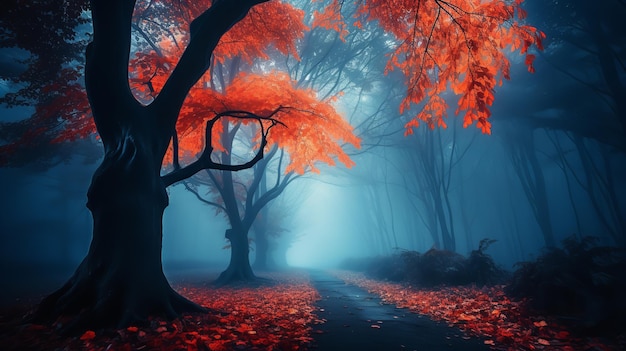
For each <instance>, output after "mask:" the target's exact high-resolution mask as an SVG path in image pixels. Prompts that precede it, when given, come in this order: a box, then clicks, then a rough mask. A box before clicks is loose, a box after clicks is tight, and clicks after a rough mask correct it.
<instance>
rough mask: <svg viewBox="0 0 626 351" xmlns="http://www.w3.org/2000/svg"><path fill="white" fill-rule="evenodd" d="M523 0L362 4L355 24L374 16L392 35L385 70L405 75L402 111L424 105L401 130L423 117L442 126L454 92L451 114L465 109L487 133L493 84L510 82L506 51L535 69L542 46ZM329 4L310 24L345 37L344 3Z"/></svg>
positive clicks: (468, 119)
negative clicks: (533, 49)
mask: <svg viewBox="0 0 626 351" xmlns="http://www.w3.org/2000/svg"><path fill="white" fill-rule="evenodd" d="M522 2H523V0H515V1H514V2H513V1H504V0H447V1H438V0H393V1H390V0H367V1H361V2H359V9H358V12H357V15H356V17H357V21H356V23H355V26H356V27H357V28H360V27H361V26H362V22H363V20H369V21H372V20H376V21H378V24H379V26H380V27H381V28H382V29H384V30H385V31H387V32H389V33H391V34H392V35H393V36H394V37H395V39H396V43H395V44H394V46H393V48H392V52H391V54H390V56H389V61H388V63H387V70H388V71H390V70H399V71H400V72H402V74H403V75H404V76H405V84H406V87H407V94H406V97H405V98H404V101H403V102H402V106H401V108H400V112H401V113H402V112H403V111H405V110H408V109H409V108H410V107H411V106H412V105H416V104H420V103H424V105H423V106H422V107H421V111H420V112H418V113H417V115H416V116H415V117H414V118H413V119H412V120H410V121H409V122H408V123H407V124H406V126H405V127H406V134H411V133H412V128H414V127H417V126H418V125H419V123H420V122H425V123H427V125H428V126H429V127H430V128H435V127H439V126H441V127H445V126H446V123H445V120H444V118H445V117H446V109H447V108H448V105H447V102H446V100H444V99H443V98H442V94H444V93H446V92H447V91H448V90H449V89H451V90H452V91H453V92H454V94H456V95H459V96H460V99H459V101H458V106H457V109H456V114H459V113H461V112H463V113H464V117H463V122H464V123H463V124H464V126H466V127H467V126H469V125H471V124H473V123H476V126H477V127H478V128H480V129H481V130H482V132H483V133H487V134H489V133H491V123H490V122H489V120H488V118H489V117H490V115H491V112H490V110H489V108H490V106H491V104H492V103H493V100H494V92H495V87H496V85H499V84H502V79H503V78H504V79H509V70H510V62H509V59H508V58H507V56H506V55H505V49H506V48H510V50H511V51H516V50H517V51H519V52H520V54H522V55H526V59H525V63H526V65H527V66H528V70H529V71H530V72H534V70H535V69H534V67H533V59H534V56H533V55H530V54H528V50H529V49H530V48H531V47H536V48H537V49H539V50H541V49H542V48H543V47H542V40H543V39H544V38H545V34H544V33H543V32H541V31H539V30H537V28H535V27H532V26H528V25H524V24H522V23H520V21H522V20H523V19H524V18H525V17H526V12H525V11H524V9H522V8H521V4H522ZM342 3H343V2H338V1H336V0H335V1H332V2H330V4H329V5H327V7H326V8H325V10H324V11H322V12H316V13H315V16H316V19H315V21H314V22H313V24H314V25H318V26H321V27H324V28H328V29H334V30H336V31H337V32H339V33H340V35H341V36H342V37H343V36H345V35H346V29H345V26H346V24H345V23H344V20H343V18H342V16H341V4H342Z"/></svg>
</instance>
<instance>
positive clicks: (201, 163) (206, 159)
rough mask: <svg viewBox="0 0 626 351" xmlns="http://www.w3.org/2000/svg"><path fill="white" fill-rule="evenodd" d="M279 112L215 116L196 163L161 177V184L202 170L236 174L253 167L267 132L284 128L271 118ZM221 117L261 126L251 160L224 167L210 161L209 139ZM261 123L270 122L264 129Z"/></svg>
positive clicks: (211, 149) (262, 151) (235, 113)
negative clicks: (255, 150) (249, 121)
mask: <svg viewBox="0 0 626 351" xmlns="http://www.w3.org/2000/svg"><path fill="white" fill-rule="evenodd" d="M281 110H282V107H279V108H277V109H276V110H274V111H272V113H270V114H269V115H268V116H259V115H255V114H253V113H251V112H247V111H225V112H221V113H219V114H217V115H216V116H215V117H214V118H213V119H211V120H209V121H207V124H206V129H205V144H204V150H203V151H202V154H201V155H200V157H198V159H197V160H196V161H194V162H192V163H190V164H189V165H187V166H185V167H180V165H179V166H178V167H179V168H178V169H175V170H174V171H172V172H170V173H169V174H166V175H164V176H162V177H161V179H162V180H163V183H164V184H165V186H169V185H172V184H174V183H176V182H179V181H181V180H183V179H187V178H189V177H191V176H192V175H194V174H196V173H198V172H199V171H201V170H203V169H219V170H222V171H235V172H236V171H240V170H243V169H248V168H250V167H252V166H254V165H255V164H256V163H257V162H259V161H260V160H262V159H263V156H264V149H265V146H266V145H267V135H268V133H269V131H270V130H271V129H272V127H274V126H275V125H277V124H281V125H283V126H284V124H283V123H282V122H280V121H278V120H276V119H274V118H272V116H274V115H275V114H276V113H278V112H279V111H281ZM223 117H232V118H240V119H254V120H256V121H258V122H259V124H260V126H261V145H260V147H259V150H258V151H257V153H256V155H255V156H254V158H253V159H252V160H250V161H248V162H246V163H243V164H239V165H225V164H220V163H216V162H214V161H213V160H212V159H211V154H212V153H213V147H212V146H211V139H212V133H211V131H212V129H213V125H215V123H216V122H217V121H219V120H220V119H221V118H223ZM263 121H269V122H271V124H270V125H269V126H268V127H267V128H266V127H265V126H264V125H263Z"/></svg>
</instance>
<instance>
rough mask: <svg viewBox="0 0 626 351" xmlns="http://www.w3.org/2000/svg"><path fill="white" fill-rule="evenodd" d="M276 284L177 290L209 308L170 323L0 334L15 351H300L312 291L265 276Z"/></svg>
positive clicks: (297, 278) (304, 284)
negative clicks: (67, 333) (68, 333)
mask: <svg viewBox="0 0 626 351" xmlns="http://www.w3.org/2000/svg"><path fill="white" fill-rule="evenodd" d="M270 278H271V279H272V280H273V282H274V283H275V285H272V286H265V287H258V288H249V287H245V288H244V287H242V288H219V289H216V288H207V287H206V286H204V285H198V286H178V287H177V288H178V290H179V291H180V292H181V293H183V294H184V295H186V296H188V297H191V299H192V300H193V301H194V302H196V303H200V304H202V305H204V306H205V307H208V308H209V309H210V311H209V312H207V313H195V314H193V315H184V316H182V317H181V318H179V319H176V320H173V321H166V320H161V319H150V320H148V321H147V322H146V323H145V325H142V326H139V327H138V326H130V327H127V328H125V329H119V330H117V331H116V330H106V331H102V332H98V333H97V334H96V333H95V332H94V331H92V330H88V331H86V332H84V333H83V334H82V335H81V336H80V337H68V338H62V337H60V336H59V335H57V334H56V333H55V330H54V328H51V327H47V326H41V325H33V324H31V325H30V326H29V327H27V328H24V329H23V330H21V331H20V332H16V333H7V334H6V335H3V337H6V340H2V345H3V346H5V345H7V346H9V345H12V346H15V348H11V347H9V348H10V349H15V350H119V351H131V350H163V351H180V350H187V351H197V350H211V351H217V350H223V351H230V350H285V351H287V350H300V349H303V348H305V347H306V346H307V345H308V344H309V343H310V342H311V341H312V338H311V329H312V327H311V325H312V324H313V323H317V322H319V321H318V319H317V317H316V316H315V315H314V311H315V306H313V304H314V302H315V301H316V300H318V299H319V294H318V293H317V291H316V290H315V289H314V288H313V287H312V286H311V285H310V284H309V282H308V276H307V275H306V274H305V273H283V274H275V275H272V276H271V277H270Z"/></svg>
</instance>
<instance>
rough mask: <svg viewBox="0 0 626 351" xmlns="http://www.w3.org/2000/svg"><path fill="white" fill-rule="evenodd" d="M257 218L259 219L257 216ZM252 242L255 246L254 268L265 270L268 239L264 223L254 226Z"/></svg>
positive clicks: (266, 266)
mask: <svg viewBox="0 0 626 351" xmlns="http://www.w3.org/2000/svg"><path fill="white" fill-rule="evenodd" d="M257 220H259V219H258V218H257ZM254 232H255V236H254V242H255V244H256V245H255V247H256V251H255V253H256V257H255V259H254V268H256V269H257V270H267V268H268V262H267V260H268V255H267V252H268V250H269V240H268V239H267V231H266V229H265V225H259V226H255V230H254Z"/></svg>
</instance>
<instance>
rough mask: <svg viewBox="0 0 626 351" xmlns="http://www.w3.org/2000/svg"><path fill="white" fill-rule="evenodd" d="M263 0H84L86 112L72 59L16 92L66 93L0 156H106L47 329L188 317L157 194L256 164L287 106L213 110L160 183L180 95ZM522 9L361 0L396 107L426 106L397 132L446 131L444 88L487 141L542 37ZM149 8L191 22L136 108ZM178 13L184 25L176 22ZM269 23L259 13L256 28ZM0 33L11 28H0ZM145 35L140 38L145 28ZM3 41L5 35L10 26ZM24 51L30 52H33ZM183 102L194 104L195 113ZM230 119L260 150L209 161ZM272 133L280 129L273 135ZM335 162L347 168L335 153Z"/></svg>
mask: <svg viewBox="0 0 626 351" xmlns="http://www.w3.org/2000/svg"><path fill="white" fill-rule="evenodd" d="M262 2H265V1H264V0H228V1H226V0H215V1H214V2H213V4H212V5H211V6H210V7H208V9H207V10H205V8H206V6H205V3H197V4H195V5H196V7H193V6H192V7H190V8H192V9H194V8H195V9H198V10H199V11H197V12H194V11H178V9H179V8H178V7H177V6H176V5H173V4H169V3H167V2H165V1H164V2H156V1H154V2H153V1H149V2H145V3H143V2H142V3H140V4H138V5H140V6H139V7H138V9H135V7H136V6H135V5H136V4H135V1H132V0H116V1H103V0H92V1H91V2H90V9H91V19H92V23H93V35H92V36H91V41H90V43H89V44H88V45H87V47H86V62H85V65H84V76H85V83H84V90H85V91H86V92H87V97H88V102H89V104H88V105H87V104H86V103H85V101H86V100H84V99H81V98H80V97H81V96H84V95H82V94H83V93H82V91H83V85H82V82H81V76H82V67H81V66H80V65H76V64H73V63H74V62H73V60H72V59H70V58H63V60H64V62H63V64H61V65H56V66H55V67H57V69H55V70H54V72H55V74H56V75H55V76H54V78H56V79H54V80H53V81H52V83H51V84H48V85H45V87H43V88H41V89H39V88H37V87H35V88H34V90H28V89H27V90H26V91H24V92H20V94H22V95H23V96H25V94H26V92H28V93H30V92H34V94H35V95H37V94H38V93H40V92H42V93H49V92H51V91H53V92H58V91H63V92H64V94H63V95H58V94H53V97H54V99H53V100H54V103H52V102H53V101H52V100H51V101H49V102H50V103H47V104H45V103H41V102H40V101H37V103H38V106H37V112H36V113H35V115H33V118H31V119H30V122H32V123H33V124H32V125H31V126H32V127H33V128H30V129H28V130H26V131H24V133H23V134H22V135H20V136H17V137H16V140H11V141H10V142H9V143H7V144H5V145H2V146H0V149H1V151H2V154H3V155H7V154H9V155H10V154H11V153H14V152H16V150H18V149H19V148H20V147H24V146H25V145H29V144H30V142H31V141H33V140H35V139H36V138H35V137H36V136H40V135H51V136H55V137H54V138H52V139H45V138H44V139H41V140H43V142H48V141H50V142H63V141H65V140H75V139H81V138H85V137H87V136H89V135H91V134H93V133H94V132H95V131H97V133H98V135H99V138H100V140H101V141H102V145H103V147H104V159H103V161H102V163H101V165H100V167H99V168H98V170H97V171H96V173H95V174H94V176H93V178H92V183H91V186H90V189H89V192H88V208H89V209H90V210H91V212H92V215H93V219H94V229H93V239H92V243H91V247H90V250H89V253H88V254H87V256H86V258H85V259H84V261H83V262H82V263H81V265H80V266H79V267H78V268H77V270H76V272H75V274H74V276H73V277H72V278H70V280H69V281H68V282H67V284H66V285H64V286H63V287H62V288H61V289H59V290H58V291H57V292H55V293H53V294H52V295H50V296H48V297H47V298H46V299H44V300H43V301H42V303H41V305H40V309H39V316H40V317H42V318H43V319H47V320H54V319H55V318H56V317H57V316H60V315H74V316H76V315H77V314H78V313H79V312H80V314H79V315H78V316H76V319H75V320H74V322H73V323H71V324H69V325H68V326H67V327H68V328H69V329H72V328H73V327H76V328H88V327H98V326H109V325H117V326H125V325H128V324H129V323H132V322H135V321H138V320H142V319H145V317H146V316H147V315H149V314H165V315H167V316H169V317H174V316H176V315H178V314H179V313H181V312H183V311H187V310H198V306H195V305H194V304H192V303H190V302H189V301H187V300H186V299H184V298H182V297H181V296H180V295H178V294H177V293H176V292H174V291H173V290H172V288H171V287H170V286H169V284H168V282H167V280H166V279H165V277H164V275H163V272H162V269H161V257H160V252H161V251H160V250H161V236H162V232H161V225H162V223H161V219H162V214H163V210H164V208H165V207H166V206H167V193H166V191H165V189H166V187H167V186H168V185H171V184H173V183H175V182H177V181H180V180H182V179H185V178H187V177H189V176H191V175H192V174H194V173H196V172H197V171H199V170H201V169H206V168H219V169H224V170H239V169H243V168H246V167H250V166H252V165H253V164H254V163H255V162H258V161H259V160H261V159H262V157H263V152H264V149H265V147H266V143H267V139H266V138H267V136H268V133H269V129H270V128H271V127H272V126H275V125H276V123H278V122H277V121H276V120H275V119H270V118H269V117H272V116H274V115H275V114H277V113H279V112H282V111H283V109H281V108H280V106H273V108H272V109H267V108H264V109H261V111H264V112H268V111H271V112H269V113H268V114H267V115H259V114H255V113H254V112H247V111H246V112H242V111H241V110H240V109H237V111H222V112H217V111H213V112H214V113H213V115H214V118H213V119H210V120H209V122H208V123H207V126H206V128H205V130H206V135H205V136H204V140H205V143H204V145H203V147H204V150H203V151H202V152H201V153H200V157H199V158H198V159H197V160H196V161H193V162H191V163H190V164H188V165H187V166H185V167H180V168H177V167H175V168H174V170H173V171H172V173H170V174H166V175H164V176H161V174H160V171H161V168H162V165H163V160H164V158H165V155H166V153H167V151H168V146H169V145H170V140H171V139H172V137H173V136H175V130H176V126H177V121H179V114H180V112H181V109H182V108H183V106H184V105H185V100H186V99H187V96H188V95H189V92H190V90H191V89H192V87H193V86H194V84H196V82H198V81H199V80H201V78H202V75H203V74H204V72H205V71H206V70H207V69H208V68H209V66H210V65H211V63H212V54H213V53H214V51H215V50H217V49H216V46H217V44H218V42H219V41H220V39H221V38H222V37H223V36H224V35H226V34H227V33H229V31H230V29H231V28H233V26H234V25H235V24H237V23H238V22H239V21H241V20H242V19H244V18H246V15H247V14H248V11H249V10H250V9H251V8H252V7H253V6H255V5H258V4H260V3H262ZM521 2H522V1H521V0H516V1H515V2H514V3H508V2H505V1H501V0H493V1H489V2H484V1H480V0H449V1H443V0H420V1H412V0H411V1H409V0H405V1H399V2H398V3H397V4H395V3H394V5H395V6H388V2H387V1H382V0H368V1H362V2H361V3H360V4H359V16H360V21H361V22H362V21H364V20H368V21H372V20H377V21H378V23H379V24H380V26H381V28H383V29H384V30H386V31H387V32H389V33H391V35H392V37H393V39H392V40H391V42H390V46H389V48H390V50H391V56H390V60H389V63H388V70H398V71H400V72H401V73H402V74H403V75H404V77H405V78H406V82H405V83H406V87H407V94H406V98H405V100H404V103H403V104H402V109H401V111H404V110H407V109H408V108H409V107H410V106H411V105H412V104H417V103H419V102H421V101H423V100H424V101H426V103H425V105H424V108H423V109H422V111H421V112H419V113H418V114H417V115H416V116H415V118H414V119H412V120H411V121H409V122H408V123H407V124H406V127H407V134H410V131H411V130H412V128H414V127H416V126H417V125H418V124H419V123H418V121H425V122H426V123H427V124H428V125H429V126H430V127H431V128H434V127H435V126H445V122H444V115H445V110H446V107H447V103H446V102H445V101H444V100H443V99H442V98H441V96H440V95H441V94H442V93H443V92H444V91H445V90H446V89H447V88H448V87H450V88H451V89H452V90H453V91H454V92H455V93H457V94H459V95H460V100H459V102H458V105H459V106H458V109H457V113H459V112H461V111H464V112H465V115H464V121H465V123H464V124H465V125H466V126H467V125H470V124H472V123H474V122H476V124H477V126H478V127H479V128H480V129H481V130H482V131H483V132H485V133H489V132H490V123H489V121H488V118H489V106H490V105H491V103H492V101H493V98H494V87H495V86H496V84H498V83H499V82H501V81H502V78H508V76H509V61H508V59H507V57H506V56H505V54H504V49H505V48H507V47H510V48H512V49H513V50H518V49H519V50H520V51H521V52H522V53H523V54H526V64H527V65H528V66H529V70H531V71H532V61H533V59H534V56H533V55H531V54H528V53H527V50H528V49H529V48H530V47H531V46H533V45H537V46H538V47H540V45H541V39H542V37H543V34H542V33H541V32H539V31H537V30H536V29H535V28H534V27H530V26H526V25H522V24H520V23H518V22H517V20H516V19H515V18H516V17H515V16H517V17H518V18H520V19H522V18H523V17H524V16H525V12H524V11H523V10H522V9H521V7H520V5H521ZM181 3H184V2H181ZM275 3H277V2H270V4H275ZM63 4H65V2H63ZM191 5H194V4H191ZM341 7H342V2H340V1H338V0H334V1H331V2H330V3H329V4H328V6H327V7H326V9H325V10H324V11H322V12H318V13H316V14H315V17H316V19H315V21H314V25H319V26H322V27H326V28H332V29H334V30H337V31H339V33H340V34H341V36H342V37H344V35H345V30H346V29H345V28H344V26H345V23H344V21H343V19H342V17H341V11H340V10H341ZM135 10H137V11H135ZM50 11H52V13H54V14H58V15H62V16H71V17H72V18H74V19H76V18H80V17H81V16H83V13H82V11H72V12H67V13H65V12H64V11H65V7H63V6H60V7H59V8H54V7H53V8H52V9H50ZM146 11H148V12H146ZM149 11H155V12H154V14H155V15H162V18H160V20H158V21H154V22H153V23H154V25H155V26H157V27H163V28H164V29H165V32H166V33H168V34H167V35H168V36H169V37H170V39H171V41H172V43H173V44H174V45H175V46H179V45H182V44H181V42H179V40H180V39H181V37H180V36H179V32H178V31H176V30H173V31H172V28H176V25H177V21H178V20H179V19H180V18H189V19H191V18H195V19H194V20H193V21H191V20H190V21H188V23H190V25H189V33H190V36H189V39H188V42H187V43H186V44H187V45H186V46H185V49H184V50H182V49H181V52H180V57H179V60H178V62H177V63H175V68H173V69H172V71H171V73H170V74H166V75H164V77H165V79H164V80H163V81H162V86H161V87H160V88H155V82H156V81H157V75H154V77H155V79H153V80H148V81H143V83H145V84H144V86H145V89H144V92H146V91H147V92H149V93H150V95H151V99H149V100H142V99H139V100H138V98H137V97H136V96H135V95H134V94H133V91H132V89H131V85H130V84H129V79H128V78H129V72H128V71H129V70H128V68H129V67H128V66H129V65H128V62H129V53H130V50H131V38H132V36H131V32H132V30H133V28H135V27H136V23H135V22H134V17H133V13H134V12H137V13H138V14H141V13H149ZM175 13H176V14H180V17H178V16H174V15H173V14H175ZM257 16H259V15H258V14H257ZM135 18H136V17H135ZM265 19H266V18H264V17H256V21H264V20H265ZM52 20H53V22H52V23H49V22H47V24H49V25H50V27H51V28H54V26H55V25H54V24H53V23H54V21H55V20H56V17H53V18H52ZM361 22H357V23H361ZM68 23H70V24H69V25H68ZM71 23H73V22H72V21H63V26H64V27H63V28H72V25H71ZM76 23H78V22H76ZM253 24H254V22H253ZM2 26H3V29H6V28H7V27H6V26H5V25H4V22H3V24H2ZM357 26H360V25H357ZM146 28H148V31H149V30H151V28H152V27H146ZM135 29H136V28H135ZM233 30H234V28H233ZM140 32H141V31H140ZM3 33H4V35H9V36H12V35H13V32H11V30H10V29H9V30H8V31H7V30H4V31H3ZM7 33H8V34H7ZM144 33H147V32H145V31H144ZM62 38H63V39H65V40H64V41H63V42H71V41H72V37H71V36H62ZM237 39H239V38H237ZM254 40H256V39H254ZM241 42H245V41H241ZM241 42H236V43H235V44H236V45H239V44H240V43H241ZM149 44H150V41H148V45H149ZM18 45H21V44H18ZM27 49H28V48H27ZM278 49H279V50H280V49H281V47H278ZM283 49H284V48H283ZM287 49H288V50H289V48H287ZM155 51H157V50H155ZM215 52H217V51H215ZM32 53H33V54H34V55H36V53H34V51H32ZM42 53H43V52H42ZM255 54H256V55H260V54H258V53H257V52H255ZM216 57H218V56H216ZM174 61H175V59H172V60H171V61H167V60H164V61H163V62H162V63H161V66H159V68H161V67H168V66H169V67H174ZM168 73H169V72H168ZM131 78H134V77H131ZM28 79H30V80H33V79H35V78H34V77H30V78H26V80H28ZM215 88H217V89H223V88H225V86H221V87H220V86H216V87H215ZM261 89H263V88H261ZM185 106H187V105H185ZM190 106H191V107H192V108H193V104H191V105H190ZM183 110H184V109H183ZM226 116H232V117H237V118H240V117H252V118H254V119H255V120H257V121H258V123H259V126H260V128H261V130H262V132H263V133H262V135H261V136H260V137H259V138H260V143H259V148H258V152H257V154H256V155H255V157H253V158H252V159H251V160H250V161H249V162H246V163H245V164H242V165H224V164H218V163H216V162H215V161H214V160H213V159H212V158H211V155H212V154H213V152H212V151H213V150H214V145H213V144H212V142H213V141H214V140H213V135H215V134H216V133H219V130H217V129H214V127H215V128H220V123H217V122H218V120H219V119H220V118H223V117H226ZM92 121H93V123H92ZM298 125H299V126H301V127H300V128H301V130H306V131H308V133H309V135H310V137H314V138H323V135H322V134H320V133H315V126H314V125H312V124H307V123H300V121H299V122H298ZM94 126H95V128H94ZM196 127H197V126H196ZM197 129H202V128H197ZM276 134H279V133H278V132H276V133H274V136H276ZM174 139H175V138H174ZM278 139H279V138H278ZM304 140H306V141H308V140H307V139H304ZM322 144H323V143H322ZM309 146H310V143H297V144H294V145H292V146H291V150H290V155H291V156H292V157H299V155H306V154H307V153H308V152H310V150H309V148H308V147H309ZM288 148H289V147H288ZM173 155H176V153H173ZM302 159H303V160H304V159H306V158H305V157H303V158H302ZM323 161H325V160H323ZM340 161H343V160H341V158H340ZM1 162H2V163H3V164H6V163H7V162H8V161H7V160H6V159H3V160H1ZM306 166H311V167H313V166H312V164H309V163H307V162H306V161H302V162H301V163H298V162H294V161H292V169H293V170H294V171H298V170H299V169H301V168H302V167H306ZM290 170H291V169H290Z"/></svg>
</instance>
